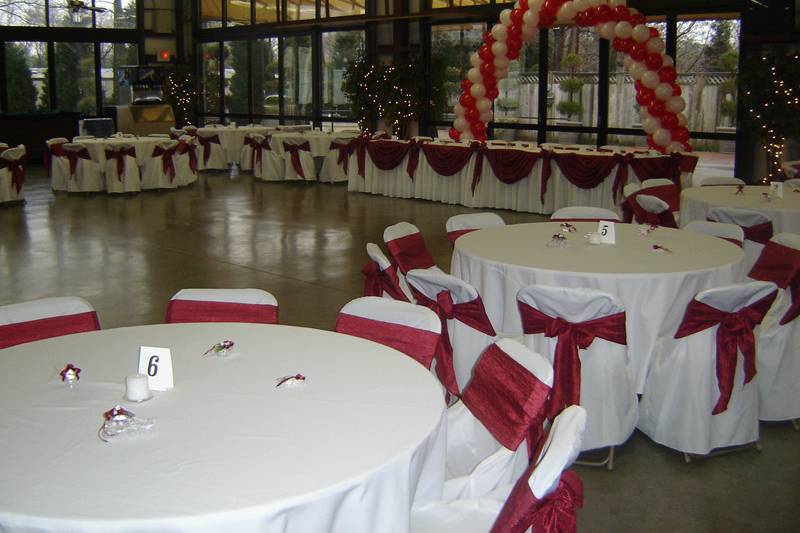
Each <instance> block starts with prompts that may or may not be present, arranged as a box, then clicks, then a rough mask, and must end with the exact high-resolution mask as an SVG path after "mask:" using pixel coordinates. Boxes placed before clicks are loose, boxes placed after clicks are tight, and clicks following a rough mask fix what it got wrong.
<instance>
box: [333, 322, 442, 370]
mask: <svg viewBox="0 0 800 533" xmlns="http://www.w3.org/2000/svg"><path fill="white" fill-rule="evenodd" d="M336 331H337V332H338V333H345V334H347V335H354V336H356V337H361V338H362V339H367V340H371V341H373V342H377V343H378V344H383V345H384V346H389V347H390V348H394V349H395V350H397V351H399V352H403V353H404V354H406V355H407V356H409V357H411V358H412V359H414V360H416V361H417V362H419V363H420V364H421V365H422V366H424V367H425V368H428V369H430V367H431V362H432V361H433V356H434V354H435V353H436V347H437V346H438V344H439V335H438V334H436V333H434V332H432V331H426V330H424V329H419V328H414V327H411V326H405V325H402V324H394V323H392V322H384V321H381V320H375V319H371V318H364V317H360V316H354V315H348V314H344V313H339V317H338V318H337V319H336Z"/></svg>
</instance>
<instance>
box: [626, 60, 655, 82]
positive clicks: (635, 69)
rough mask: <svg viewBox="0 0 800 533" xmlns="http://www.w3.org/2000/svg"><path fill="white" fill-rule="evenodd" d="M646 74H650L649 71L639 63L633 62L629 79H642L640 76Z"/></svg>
mask: <svg viewBox="0 0 800 533" xmlns="http://www.w3.org/2000/svg"><path fill="white" fill-rule="evenodd" d="M647 72H650V69H648V68H647V65H645V64H644V63H642V62H640V61H634V62H633V65H632V66H631V69H630V73H631V77H632V78H633V79H635V80H640V79H642V76H644V74H645V73H647Z"/></svg>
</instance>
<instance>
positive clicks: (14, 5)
mask: <svg viewBox="0 0 800 533" xmlns="http://www.w3.org/2000/svg"><path fill="white" fill-rule="evenodd" d="M44 14H45V6H44V0H26V1H24V2H20V1H19V0H0V26H44V25H45V23H46V21H45V17H44Z"/></svg>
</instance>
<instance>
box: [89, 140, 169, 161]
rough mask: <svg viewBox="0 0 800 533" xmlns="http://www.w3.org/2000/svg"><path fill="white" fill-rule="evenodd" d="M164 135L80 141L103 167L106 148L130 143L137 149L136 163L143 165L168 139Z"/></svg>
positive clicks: (93, 158)
mask: <svg viewBox="0 0 800 533" xmlns="http://www.w3.org/2000/svg"><path fill="white" fill-rule="evenodd" d="M168 140H169V139H165V138H163V137H111V138H108V139H86V140H82V141H78V142H80V143H81V144H83V145H84V146H86V149H87V150H88V151H89V155H91V156H92V160H93V161H96V162H98V163H100V165H101V168H104V167H105V164H106V148H110V147H111V146H112V145H114V144H130V145H133V148H134V150H136V164H138V165H139V166H140V167H143V166H144V164H145V163H146V162H147V160H148V159H150V158H151V157H152V156H153V148H155V146H156V145H157V144H158V143H160V142H163V141H168Z"/></svg>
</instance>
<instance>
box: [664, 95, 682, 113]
mask: <svg viewBox="0 0 800 533" xmlns="http://www.w3.org/2000/svg"><path fill="white" fill-rule="evenodd" d="M684 109H686V100H684V99H683V97H682V96H672V97H670V99H669V100H667V111H669V112H670V113H680V112H682V111H683V110H684Z"/></svg>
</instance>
